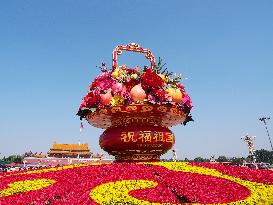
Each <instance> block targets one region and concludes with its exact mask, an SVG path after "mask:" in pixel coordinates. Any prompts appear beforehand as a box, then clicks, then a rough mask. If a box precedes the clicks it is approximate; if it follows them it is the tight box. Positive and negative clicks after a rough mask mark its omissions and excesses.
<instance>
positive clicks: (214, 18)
mask: <svg viewBox="0 0 273 205" xmlns="http://www.w3.org/2000/svg"><path fill="white" fill-rule="evenodd" d="M130 42H137V43H138V44H140V45H141V46H142V47H144V48H149V49H150V50H151V51H152V52H153V53H154V55H155V56H156V57H159V56H160V57H162V58H163V59H164V60H165V62H166V63H167V67H168V69H169V70H170V71H174V72H178V73H182V74H183V75H184V77H186V78H188V79H187V80H184V81H183V83H184V85H185V86H186V88H187V91H188V93H189V94H190V96H191V97H192V101H193V104H194V108H193V111H192V115H193V117H194V119H195V122H194V123H189V124H188V125H187V126H185V127H184V126H178V127H175V128H173V131H174V132H175V135H176V149H177V154H178V157H179V158H185V157H188V158H194V157H197V156H203V157H210V156H211V155H213V154H214V155H216V157H217V156H219V155H226V156H246V155H247V148H246V145H245V144H244V142H243V141H242V140H241V139H240V138H241V137H242V136H243V135H244V134H246V133H247V132H248V133H249V134H251V135H256V136H257V137H256V142H255V147H256V149H261V148H264V149H268V150H269V149H270V145H269V142H268V138H267V135H266V131H265V127H264V125H263V124H262V123H261V122H260V121H259V120H258V118H259V117H261V116H264V115H265V116H271V117H272V119H271V121H269V122H268V128H269V132H270V133H271V138H272V139H273V1H271V0H264V1H249V0H240V1H237V0H231V1H230V0H229V1H216V0H215V1H211V0H199V1H198V0H193V1H190V0H188V1H180V0H177V1H160V0H154V1H144V0H138V1H136V0H131V1H128V0H124V1H110V0H109V1H99V0H97V1H87V0H86V1H84V0H82V1H71V0H59V1H55V0H48V1H34V0H32V1H20V0H18V1H15V0H10V1H1V3H0V71H1V72H0V99H1V100H0V116H1V117H0V139H1V140H0V153H1V155H0V157H1V158H2V157H3V156H4V155H6V156H8V155H10V154H13V153H18V154H21V153H23V152H25V151H28V150H32V151H34V152H35V151H43V152H46V151H48V149H49V148H50V146H51V144H52V143H53V142H54V141H56V142H59V143H77V142H78V140H79V139H80V141H81V142H83V143H84V142H85V143H89V145H90V148H91V150H92V151H94V152H101V149H100V148H99V145H98V137H99V135H100V133H102V131H103V130H101V129H97V128H93V127H91V126H89V125H88V124H87V123H85V130H84V132H83V133H82V134H80V133H79V123H80V121H79V119H78V117H77V116H76V115H75V114H76V112H77V109H78V105H79V103H80V101H81V98H82V97H83V96H84V95H85V93H86V91H87V88H88V86H89V84H90V83H91V82H92V81H93V79H94V77H95V76H96V75H97V74H99V72H100V71H99V69H97V68H96V66H97V65H100V64H101V62H106V63H107V64H108V66H110V64H111V53H112V50H113V49H114V48H115V46H116V45H119V44H127V43H130ZM125 63H126V64H127V65H132V66H134V65H140V66H142V65H145V64H147V61H146V60H145V59H144V57H143V56H141V55H131V54H129V53H127V54H124V55H122V56H121V57H120V64H125ZM164 157H169V155H165V156H164Z"/></svg>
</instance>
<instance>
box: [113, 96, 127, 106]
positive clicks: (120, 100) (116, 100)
mask: <svg viewBox="0 0 273 205" xmlns="http://www.w3.org/2000/svg"><path fill="white" fill-rule="evenodd" d="M110 103H111V105H113V106H121V105H123V104H124V98H123V97H122V96H120V95H114V97H112V99H111V101H110Z"/></svg>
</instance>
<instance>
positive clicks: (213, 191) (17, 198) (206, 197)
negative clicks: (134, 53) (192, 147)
mask: <svg viewBox="0 0 273 205" xmlns="http://www.w3.org/2000/svg"><path fill="white" fill-rule="evenodd" d="M192 165H194V166H191V165H190V164H186V163H155V164H133V163H131V164H129V163H114V164H108V165H93V166H92V165H89V166H82V167H72V166H71V167H64V168H63V169H62V168H58V170H46V169H45V170H42V171H41V173H32V172H17V173H8V174H4V175H0V181H1V184H0V204H1V205H2V204H3V205H4V204H35V205H36V204H37V205H41V204H103V203H100V202H99V201H100V197H101V196H103V194H101V196H96V193H97V192H92V190H95V189H96V188H97V187H100V186H101V185H105V184H106V185H107V183H109V182H114V183H112V185H111V186H115V183H116V184H118V183H121V182H123V181H126V180H136V181H141V180H147V181H150V182H152V183H156V184H157V185H156V186H154V187H151V188H147V189H138V190H136V189H134V187H133V188H131V190H132V191H128V193H127V192H126V187H125V189H124V190H125V191H124V195H125V196H128V197H127V198H130V197H131V198H136V199H137V200H143V204H147V202H151V203H152V202H154V203H155V204H162V203H169V204H183V203H190V204H192V203H194V204H217V203H221V204H227V203H232V202H234V204H237V203H236V202H237V201H238V204H248V203H247V202H244V203H239V201H241V200H246V199H247V198H248V197H252V193H251V190H249V187H245V186H244V185H242V184H240V181H238V182H239V183H237V182H235V181H234V180H228V179H227V178H224V177H221V174H217V173H216V174H213V171H214V169H216V170H219V171H220V172H221V173H224V174H228V175H231V176H235V177H239V178H241V179H242V178H243V179H245V180H251V181H255V182H261V183H266V184H272V182H273V175H272V171H270V170H253V169H250V168H240V167H232V166H223V165H212V164H201V163H198V164H197V163H193V164H192ZM171 166H172V167H171ZM201 166H202V167H208V168H213V169H212V172H211V173H210V169H208V171H207V169H204V168H199V167H201ZM179 167H180V168H179ZM181 167H182V168H181ZM183 169H184V171H183ZM176 170H182V171H176ZM34 172H35V171H34ZM38 172H39V171H38ZM218 175H219V177H217V176H218ZM223 176H224V175H223ZM255 176H256V177H255ZM38 179H44V180H45V181H46V180H48V183H49V184H48V185H46V184H44V185H43V183H44V182H43V183H42V185H43V187H40V185H39V184H41V182H38V181H37V185H39V186H36V185H35V184H34V185H33V184H31V183H36V182H35V180H38ZM26 180H29V181H26ZM235 180H237V179H236V178H235ZM239 180H240V179H239ZM24 181H25V184H29V183H30V185H28V186H26V185H16V186H15V185H14V186H15V188H9V187H11V185H12V184H13V183H14V182H24ZM241 181H242V180H241ZM38 183H39V184H38ZM128 183H130V181H128ZM250 183H251V182H250ZM107 186H108V185H107ZM111 186H110V185H109V190H107V191H109V193H112V192H113V195H114V194H115V193H114V192H115V191H117V190H115V189H112V190H111ZM130 186H131V185H129V188H130ZM132 186H133V185H132ZM267 186H268V185H267ZM266 188H268V187H266V186H265V189H264V190H265V191H268V190H269V189H266ZM271 188H272V187H271ZM5 190H6V191H5ZM98 190H99V189H98ZM104 190H105V189H104ZM128 190H129V189H128ZM111 191H112V192H111ZM119 191H120V190H119ZM258 195H259V194H258ZM258 195H257V196H258ZM257 196H256V195H255V196H253V197H257ZM107 197H108V196H107V195H105V198H107ZM125 198H126V197H125ZM131 198H130V199H131ZM264 199H265V198H264ZM101 200H102V201H103V200H104V199H103V197H101ZM105 200H106V199H105ZM105 200H104V201H105ZM117 200H118V199H117ZM126 200H127V199H126ZM128 200H129V199H128ZM266 200H267V199H266ZM268 200H269V201H267V202H271V203H273V201H271V199H268ZM145 201H146V202H145ZM124 203H125V202H124ZM105 204H106V203H105ZM108 204H109V203H108ZM112 204H115V203H112ZM131 204H135V203H131ZM140 204H141V203H140Z"/></svg>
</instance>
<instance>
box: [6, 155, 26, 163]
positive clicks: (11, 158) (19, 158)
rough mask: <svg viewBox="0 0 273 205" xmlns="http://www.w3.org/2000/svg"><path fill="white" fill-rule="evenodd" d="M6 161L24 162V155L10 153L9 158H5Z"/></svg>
mask: <svg viewBox="0 0 273 205" xmlns="http://www.w3.org/2000/svg"><path fill="white" fill-rule="evenodd" d="M5 161H6V162H10V163H12V162H14V163H22V162H23V157H22V156H21V155H10V156H8V157H7V158H5Z"/></svg>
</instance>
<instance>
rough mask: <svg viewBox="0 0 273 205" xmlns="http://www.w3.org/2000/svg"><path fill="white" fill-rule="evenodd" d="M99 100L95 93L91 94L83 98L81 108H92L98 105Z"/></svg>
mask: <svg viewBox="0 0 273 205" xmlns="http://www.w3.org/2000/svg"><path fill="white" fill-rule="evenodd" d="M97 100H98V96H96V95H95V94H94V93H93V92H89V93H87V95H86V96H85V97H84V98H83V100H82V103H81V106H80V108H82V107H86V108H91V107H92V106H94V105H95V104H96V103H97Z"/></svg>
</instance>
